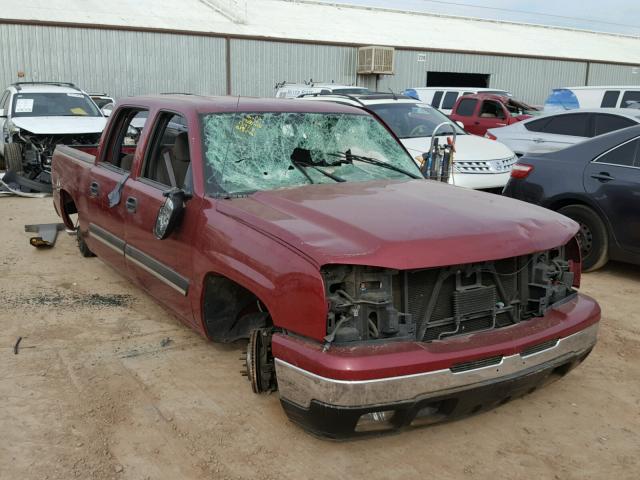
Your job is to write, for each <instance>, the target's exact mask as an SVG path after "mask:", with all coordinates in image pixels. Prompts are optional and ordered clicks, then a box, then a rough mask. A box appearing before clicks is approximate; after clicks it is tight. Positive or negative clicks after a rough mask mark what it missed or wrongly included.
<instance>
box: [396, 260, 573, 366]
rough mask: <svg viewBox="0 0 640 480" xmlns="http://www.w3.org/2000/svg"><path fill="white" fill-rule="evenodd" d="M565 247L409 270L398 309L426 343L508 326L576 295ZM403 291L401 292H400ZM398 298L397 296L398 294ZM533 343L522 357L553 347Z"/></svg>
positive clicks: (402, 285)
mask: <svg viewBox="0 0 640 480" xmlns="http://www.w3.org/2000/svg"><path fill="white" fill-rule="evenodd" d="M564 256H565V255H564V247H560V248H557V249H553V250H550V251H546V252H540V253H535V254H530V255H523V256H519V257H511V258H506V259H501V260H494V261H487V262H480V263H473V264H464V265H452V266H447V267H440V268H430V269H423V270H410V271H404V272H402V274H401V275H400V277H401V281H399V282H397V285H398V286H399V287H400V288H401V289H402V290H401V294H402V299H401V300H400V303H399V304H398V309H399V310H401V311H404V312H407V313H409V314H410V315H411V318H412V319H413V320H414V322H415V325H416V328H415V331H416V334H417V338H418V339H419V340H421V341H423V342H433V341H438V340H445V339H447V338H449V337H453V336H458V335H465V334H470V333H475V332H480V331H483V330H491V329H494V328H503V327H507V326H510V325H515V324H517V323H519V322H521V321H526V320H529V319H533V318H536V317H541V316H543V315H544V314H545V313H546V311H547V310H548V309H549V308H551V307H552V305H554V304H555V303H556V302H559V301H561V300H563V299H565V298H566V297H567V296H569V295H572V294H574V290H573V289H572V283H573V278H572V275H573V274H572V273H571V272H570V271H569V266H568V263H567V262H566V261H565V260H564ZM399 293H400V292H399ZM396 298H397V297H396ZM552 342H557V340H552V341H548V342H543V343H541V344H539V345H534V346H531V347H528V348H527V349H526V350H525V351H523V352H522V356H526V355H532V354H534V353H537V352H539V351H544V350H545V349H547V348H552V347H553V346H554V344H553V343H552Z"/></svg>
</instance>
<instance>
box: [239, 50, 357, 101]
mask: <svg viewBox="0 0 640 480" xmlns="http://www.w3.org/2000/svg"><path fill="white" fill-rule="evenodd" d="M356 55H357V50H356V49H355V48H353V47H335V46H329V45H311V44H301V43H297V44H296V43H284V42H268V41H261V40H240V39H237V40H236V39H232V40H231V91H232V94H234V95H255V96H266V97H273V96H274V95H275V90H274V86H275V84H276V83H278V82H282V81H288V82H302V81H304V80H309V79H313V80H314V81H317V82H331V81H334V82H336V83H344V84H347V85H351V84H354V83H355V82H356V61H357V59H356Z"/></svg>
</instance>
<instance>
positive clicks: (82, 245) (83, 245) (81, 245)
mask: <svg viewBox="0 0 640 480" xmlns="http://www.w3.org/2000/svg"><path fill="white" fill-rule="evenodd" d="M76 242H77V243H78V250H80V255H82V256H83V257H95V256H96V254H95V253H93V252H92V251H91V250H90V249H89V246H88V245H87V242H85V241H84V238H82V233H80V227H77V228H76Z"/></svg>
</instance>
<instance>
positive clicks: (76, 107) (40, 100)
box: [13, 93, 102, 117]
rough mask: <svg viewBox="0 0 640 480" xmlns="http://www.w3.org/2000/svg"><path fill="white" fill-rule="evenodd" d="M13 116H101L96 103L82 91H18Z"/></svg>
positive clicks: (15, 96)
mask: <svg viewBox="0 0 640 480" xmlns="http://www.w3.org/2000/svg"><path fill="white" fill-rule="evenodd" d="M13 98H14V99H13V116H14V117H78V116H79V117H101V116H102V113H100V110H98V107H96V104H95V103H93V101H92V100H91V99H90V98H89V97H88V96H87V95H85V94H83V93H18V94H16V95H14V97H13Z"/></svg>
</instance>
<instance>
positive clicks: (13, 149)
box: [4, 143, 22, 173]
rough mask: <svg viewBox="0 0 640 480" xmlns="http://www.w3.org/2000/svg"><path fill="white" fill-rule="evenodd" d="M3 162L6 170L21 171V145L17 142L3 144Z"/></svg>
mask: <svg viewBox="0 0 640 480" xmlns="http://www.w3.org/2000/svg"><path fill="white" fill-rule="evenodd" d="M4 163H5V166H6V168H7V172H16V173H20V172H22V145H20V144H19V143H7V144H5V146H4Z"/></svg>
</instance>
